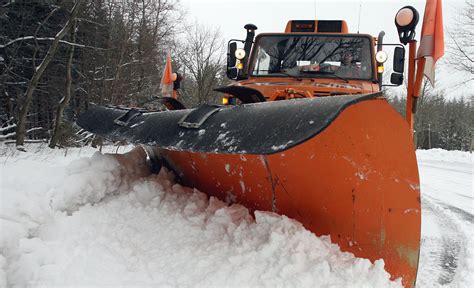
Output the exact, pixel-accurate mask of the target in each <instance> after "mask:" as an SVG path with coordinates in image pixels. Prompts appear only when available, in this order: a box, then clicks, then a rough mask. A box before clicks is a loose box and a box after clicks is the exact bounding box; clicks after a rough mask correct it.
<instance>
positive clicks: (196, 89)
mask: <svg viewBox="0 0 474 288" xmlns="http://www.w3.org/2000/svg"><path fill="white" fill-rule="evenodd" d="M466 5H467V6H466V7H467V8H466V9H467V10H466V9H465V10H463V11H461V12H460V18H459V19H460V21H467V22H466V23H467V25H460V26H458V29H455V30H452V31H450V32H449V36H448V37H447V38H448V39H447V40H448V41H447V42H448V43H450V45H448V47H447V50H448V53H447V55H446V56H447V59H448V60H447V61H446V65H452V66H453V67H455V69H461V70H462V69H464V71H467V72H468V73H470V75H474V73H473V71H472V64H473V63H472V59H473V57H472V55H473V54H472V53H473V51H472V45H473V44H472V41H471V40H469V39H473V38H472V33H473V32H472V31H473V29H471V28H472V15H473V13H471V12H473V9H472V3H470V2H469V1H467V2H466ZM465 18H467V19H465ZM187 19H188V18H187V17H186V12H185V9H184V7H182V6H181V3H180V2H179V1H177V0H176V1H175V0H141V1H136V0H135V1H134V0H114V1H112V0H75V1H73V0H0V142H3V143H15V142H16V144H17V145H19V146H22V145H23V143H24V142H25V141H26V142H31V141H46V142H49V143H50V146H51V147H67V146H80V145H84V144H86V143H88V141H90V140H91V139H90V138H87V137H88V136H89V135H86V134H81V133H80V129H78V127H77V126H75V125H74V121H75V119H76V117H77V115H78V114H80V113H81V111H84V110H85V109H87V107H88V105H89V103H96V104H101V105H123V106H128V107H130V106H148V107H149V108H151V109H160V108H162V107H160V106H157V105H158V104H157V103H156V102H153V101H152V100H154V99H156V97H157V96H160V80H161V74H162V71H163V68H164V64H165V63H164V62H165V59H166V55H167V54H168V53H170V54H171V55H172V59H173V69H174V71H178V72H179V73H180V74H182V75H183V76H184V80H183V81H182V83H181V89H180V95H179V99H180V100H181V101H182V102H183V103H184V104H185V105H186V106H187V107H195V106H197V105H199V104H201V103H209V102H214V103H215V102H217V101H218V97H219V94H218V93H217V92H214V91H213V89H214V88H216V87H219V86H223V85H226V84H228V83H229V81H228V80H227V78H226V77H225V62H224V61H225V53H226V51H225V41H226V40H228V39H223V37H222V35H221V34H220V32H219V30H218V29H215V28H210V27H206V26H203V25H201V24H199V23H188V22H186V21H187ZM469 37H470V38H469ZM449 39H451V41H449ZM453 39H454V40H455V39H458V41H456V40H455V41H452V40H453ZM466 39H467V40H466ZM460 63H463V65H460ZM470 81H472V79H470V80H468V81H467V82H470ZM32 84H33V85H32ZM32 86H34V87H33V88H34V89H32ZM423 91H424V92H423V95H422V96H421V97H420V100H419V101H418V112H417V118H416V123H415V130H416V138H415V141H416V146H417V147H418V148H423V149H427V148H443V149H448V150H454V149H456V150H469V149H472V148H471V145H472V144H471V143H472V135H473V127H474V113H473V108H472V106H473V95H472V94H471V95H467V98H462V99H450V100H447V99H448V97H446V96H447V91H441V92H433V90H430V89H429V88H428V87H426V86H425V88H424V89H423ZM387 95H389V97H388V98H389V101H390V102H391V104H392V105H394V107H395V108H396V109H397V110H398V111H399V112H400V113H401V114H402V115H404V98H403V97H402V96H397V95H391V93H390V91H388V92H387ZM85 138H87V139H85Z"/></svg>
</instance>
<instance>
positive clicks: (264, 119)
mask: <svg viewBox="0 0 474 288" xmlns="http://www.w3.org/2000/svg"><path fill="white" fill-rule="evenodd" d="M380 96H382V92H377V93H373V94H362V95H355V96H353V95H350V96H349V95H346V96H331V97H319V98H310V99H298V100H288V101H274V102H262V103H252V104H245V105H240V106H225V107H223V108H222V109H221V110H219V111H218V112H217V113H214V114H212V115H211V116H210V117H209V118H208V119H207V120H206V121H205V122H204V123H203V124H202V125H201V126H200V128H199V129H192V128H184V127H181V126H180V125H179V124H178V122H179V121H180V119H182V118H183V117H184V116H185V115H187V114H188V113H190V112H191V111H192V109H185V110H175V111H162V112H152V113H143V114H142V115H139V116H137V117H135V118H134V119H132V120H131V121H130V123H128V125H126V126H120V125H117V124H115V123H114V120H115V119H117V118H118V117H120V116H121V115H123V113H125V112H124V110H120V109H114V108H108V107H103V106H91V107H90V109H89V110H88V111H86V112H84V113H83V114H81V115H80V116H79V117H78V120H77V124H78V125H79V126H80V127H82V128H83V129H85V130H87V131H89V132H92V133H94V134H97V135H100V136H103V137H105V138H107V139H110V140H114V141H116V140H126V141H128V142H130V143H133V144H145V145H151V146H158V147H161V148H163V149H169V150H178V151H189V152H204V153H226V154H274V153H278V152H281V151H284V150H287V149H289V148H291V147H294V146H296V145H298V144H300V143H302V142H304V141H306V140H308V139H310V138H312V137H314V136H316V135H317V134H319V133H321V132H322V131H323V130H324V129H325V128H326V127H328V126H329V125H330V124H331V123H332V122H333V121H334V120H335V119H336V118H337V116H338V115H339V114H340V113H341V112H342V111H343V110H344V109H346V108H347V107H349V106H351V105H354V104H356V103H358V102H361V101H366V100H372V99H375V98H377V97H380Z"/></svg>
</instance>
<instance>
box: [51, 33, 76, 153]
mask: <svg viewBox="0 0 474 288" xmlns="http://www.w3.org/2000/svg"><path fill="white" fill-rule="evenodd" d="M75 30H76V27H75V25H73V28H72V30H71V42H72V43H75V42H76V31H75ZM68 57H69V58H68V61H67V66H66V94H65V96H64V97H63V98H61V100H60V101H59V104H58V108H57V111H56V121H55V125H54V131H53V136H52V137H51V141H50V142H49V147H50V148H55V147H56V145H57V144H58V141H59V137H60V136H61V124H62V118H63V112H64V108H66V106H67V105H69V101H70V100H71V83H72V73H71V70H72V60H73V57H74V45H71V46H70V47H69V56H68Z"/></svg>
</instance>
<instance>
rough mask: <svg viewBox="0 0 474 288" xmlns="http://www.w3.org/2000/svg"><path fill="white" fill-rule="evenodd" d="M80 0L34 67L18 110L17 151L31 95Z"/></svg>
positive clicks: (24, 126) (22, 141)
mask: <svg viewBox="0 0 474 288" xmlns="http://www.w3.org/2000/svg"><path fill="white" fill-rule="evenodd" d="M81 1H82V0H76V2H75V3H74V7H73V8H72V10H71V16H70V18H69V20H68V21H67V22H66V24H65V25H64V27H63V29H61V31H59V32H58V34H56V36H55V37H54V40H53V43H51V46H50V47H49V49H48V52H47V53H46V56H45V57H44V59H43V61H42V62H41V64H40V65H39V66H38V67H36V69H35V71H34V73H33V77H31V80H30V83H29V85H28V89H27V90H26V93H25V102H24V104H23V106H22V107H21V110H20V117H19V120H18V126H17V130H16V146H17V148H18V149H22V150H23V149H24V148H22V146H23V144H24V142H25V136H26V120H27V119H26V118H27V117H26V116H27V114H28V111H29V110H30V106H31V102H32V101H33V93H34V92H35V89H36V86H38V82H39V80H40V78H41V76H42V75H43V72H44V70H46V67H47V66H48V64H49V62H51V60H52V59H53V57H54V54H55V53H56V50H57V48H58V45H59V40H61V39H62V38H63V37H64V35H66V33H67V32H68V31H69V29H70V28H71V26H72V25H73V22H74V19H75V18H76V16H77V14H78V12H79V6H80V3H81Z"/></svg>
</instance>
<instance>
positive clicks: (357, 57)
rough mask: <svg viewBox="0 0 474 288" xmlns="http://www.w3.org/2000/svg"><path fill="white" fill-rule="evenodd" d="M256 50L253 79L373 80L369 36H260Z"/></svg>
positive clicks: (252, 71) (252, 72) (252, 69)
mask: <svg viewBox="0 0 474 288" xmlns="http://www.w3.org/2000/svg"><path fill="white" fill-rule="evenodd" d="M254 49H255V50H254V51H256V53H254V54H255V56H254V65H253V67H252V68H251V71H250V74H251V75H253V76H283V77H299V78H304V77H311V78H314V77H321V78H331V77H337V78H344V79H363V80H370V79H372V77H373V73H372V56H371V44H370V40H369V38H368V37H367V36H341V35H324V36H323V35H261V36H260V37H259V38H258V39H257V41H256V44H255V47H254Z"/></svg>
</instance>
